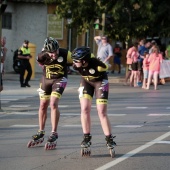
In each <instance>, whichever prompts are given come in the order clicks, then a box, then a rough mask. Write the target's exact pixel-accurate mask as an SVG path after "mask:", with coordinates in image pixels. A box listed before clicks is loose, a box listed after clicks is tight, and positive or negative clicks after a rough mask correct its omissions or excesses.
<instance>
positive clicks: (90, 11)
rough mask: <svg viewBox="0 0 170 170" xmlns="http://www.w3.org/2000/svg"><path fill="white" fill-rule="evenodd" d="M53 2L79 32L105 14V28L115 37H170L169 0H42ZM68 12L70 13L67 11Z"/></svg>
mask: <svg viewBox="0 0 170 170" xmlns="http://www.w3.org/2000/svg"><path fill="white" fill-rule="evenodd" d="M45 2H46V3H47V4H48V3H55V4H56V14H57V15H58V16H59V17H64V18H70V17H71V18H72V23H71V25H70V26H71V27H74V28H77V30H78V33H81V32H84V31H86V30H87V29H89V28H91V27H93V24H94V22H95V19H96V18H99V20H100V19H102V14H103V13H104V14H105V16H106V17H105V27H104V31H105V33H106V34H107V35H109V36H110V37H112V38H115V39H117V40H127V39H129V38H140V37H141V38H142V37H146V36H151V37H152V36H170V24H169V22H170V1H169V0H161V1H160V0H142V1H141V0H109V1H106V0H45ZM69 11H71V13H70V12H69ZM70 15H71V16H70Z"/></svg>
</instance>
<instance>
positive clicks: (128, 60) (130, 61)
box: [124, 42, 138, 85]
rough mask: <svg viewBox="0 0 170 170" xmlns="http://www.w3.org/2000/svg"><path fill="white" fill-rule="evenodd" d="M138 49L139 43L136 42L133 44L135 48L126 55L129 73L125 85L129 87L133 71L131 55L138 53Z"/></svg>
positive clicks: (130, 49)
mask: <svg viewBox="0 0 170 170" xmlns="http://www.w3.org/2000/svg"><path fill="white" fill-rule="evenodd" d="M137 48H138V43H137V42H135V43H134V44H133V46H132V47H131V48H129V49H128V51H127V54H126V59H127V60H126V64H127V73H126V77H125V83H124V85H127V83H128V79H129V78H130V76H131V71H132V58H131V55H132V52H133V51H136V49H137Z"/></svg>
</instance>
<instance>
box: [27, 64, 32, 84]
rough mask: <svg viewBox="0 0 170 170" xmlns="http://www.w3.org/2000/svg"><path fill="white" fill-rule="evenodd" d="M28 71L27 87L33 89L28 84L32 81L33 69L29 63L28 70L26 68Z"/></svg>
mask: <svg viewBox="0 0 170 170" xmlns="http://www.w3.org/2000/svg"><path fill="white" fill-rule="evenodd" d="M26 70H27V72H28V73H27V77H26V79H25V85H26V86H27V87H31V86H30V85H29V84H28V82H29V81H30V79H31V76H32V67H31V64H30V63H27V68H26Z"/></svg>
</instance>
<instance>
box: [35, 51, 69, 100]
mask: <svg viewBox="0 0 170 170" xmlns="http://www.w3.org/2000/svg"><path fill="white" fill-rule="evenodd" d="M38 60H39V59H37V61H38ZM70 64H72V59H71V52H70V51H68V50H66V49H63V48H59V54H58V57H57V59H56V60H52V62H50V63H44V64H43V76H42V78H41V81H40V88H39V89H38V91H39V96H40V99H45V100H49V99H50V96H55V97H57V98H60V97H61V95H62V93H63V91H64V89H65V87H66V85H67V66H68V65H70ZM41 65H42V64H41Z"/></svg>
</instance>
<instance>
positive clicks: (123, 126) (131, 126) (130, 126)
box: [114, 125, 143, 128]
mask: <svg viewBox="0 0 170 170" xmlns="http://www.w3.org/2000/svg"><path fill="white" fill-rule="evenodd" d="M142 126H143V125H116V126H114V127H121V128H138V127H142Z"/></svg>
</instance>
